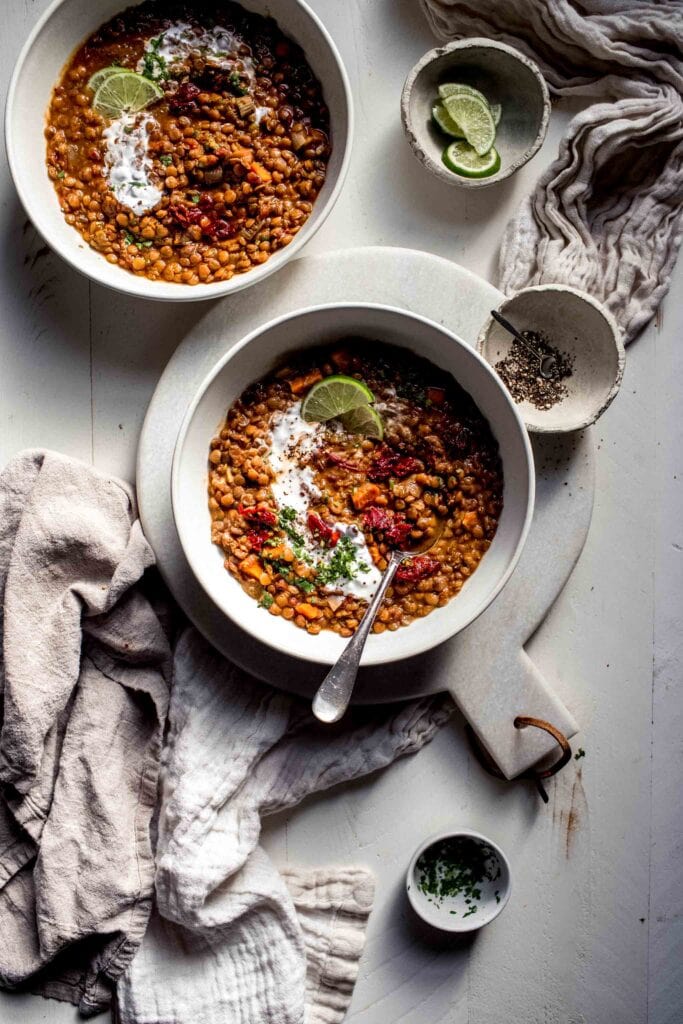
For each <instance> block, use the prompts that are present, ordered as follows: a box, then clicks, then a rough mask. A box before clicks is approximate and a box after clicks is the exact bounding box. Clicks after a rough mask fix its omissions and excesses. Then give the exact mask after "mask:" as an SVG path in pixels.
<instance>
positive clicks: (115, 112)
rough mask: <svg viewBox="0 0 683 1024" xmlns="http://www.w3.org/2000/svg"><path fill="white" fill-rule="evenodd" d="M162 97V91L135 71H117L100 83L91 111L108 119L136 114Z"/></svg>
mask: <svg viewBox="0 0 683 1024" xmlns="http://www.w3.org/2000/svg"><path fill="white" fill-rule="evenodd" d="M163 95H164V93H163V90H162V89H160V88H159V86H158V85H157V84H156V83H155V82H151V81H150V80H149V78H145V76H144V75H139V74H138V73H137V72H136V71H118V72H117V73H116V74H112V75H108V76H107V77H106V78H105V79H104V81H103V82H101V83H100V85H99V87H98V89H97V92H96V93H95V97H94V99H93V109H94V110H96V111H97V113H98V114H102V116H103V117H110V118H115V117H120V116H121V114H136V113H137V112H138V111H140V110H144V108H145V107H148V106H149V105H150V104H151V103H155V102H156V100H158V99H161V97H162V96H163Z"/></svg>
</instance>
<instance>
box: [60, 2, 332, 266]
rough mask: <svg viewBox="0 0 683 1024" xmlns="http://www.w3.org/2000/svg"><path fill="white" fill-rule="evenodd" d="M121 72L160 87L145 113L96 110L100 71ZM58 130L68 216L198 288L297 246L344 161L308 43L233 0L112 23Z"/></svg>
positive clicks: (98, 37)
mask: <svg viewBox="0 0 683 1024" xmlns="http://www.w3.org/2000/svg"><path fill="white" fill-rule="evenodd" d="M117 70H120V71H133V72H137V74H138V75H140V76H143V78H145V79H146V80H147V82H148V83H150V84H148V85H147V88H148V89H151V92H152V100H151V101H150V102H149V103H148V104H147V105H146V106H145V108H144V109H141V110H138V111H137V112H135V113H132V112H128V113H127V112H123V113H121V114H120V116H118V117H117V116H114V115H113V114H112V115H111V116H107V115H106V114H103V113H101V112H98V109H95V106H94V103H95V95H96V90H97V85H96V82H97V81H98V80H95V81H93V80H92V76H93V75H94V74H95V73H97V72H102V73H103V76H104V75H105V74H106V73H107V72H109V73H113V72H116V71H117ZM130 80H132V79H130ZM136 81H137V80H136ZM89 83H92V85H91V86H89ZM142 84H143V86H144V85H145V83H144V82H143V83H142ZM155 97H156V98H155ZM99 106H100V108H101V104H100V105H99ZM46 136H47V167H48V174H49V176H50V178H51V180H52V181H53V183H54V186H55V189H56V192H57V195H58V198H59V203H60V206H61V209H62V211H63V213H64V216H65V219H66V221H67V222H68V223H69V224H71V225H73V227H74V228H75V229H76V230H77V231H79V232H80V234H81V235H82V236H83V238H84V239H85V241H86V242H87V243H88V245H90V246H91V247H92V248H93V249H95V250H97V251H98V252H100V253H101V254H102V255H103V256H104V257H105V258H106V259H107V260H108V262H109V263H112V264H118V265H119V266H120V267H122V268H124V269H126V270H128V271H131V272H132V273H134V274H137V275H140V276H143V277H146V278H149V279H150V280H160V281H168V282H172V283H178V284H188V285H198V284H201V283H211V282H220V281H227V280H229V279H230V278H231V277H233V276H234V275H235V274H243V273H245V272H247V271H249V270H250V269H251V268H252V267H255V266H258V265H259V264H261V263H265V262H266V261H267V260H268V258H269V257H270V256H271V255H272V254H273V253H274V252H275V251H277V250H279V249H281V248H283V247H284V246H287V245H288V244H289V243H290V242H291V241H292V239H293V238H294V236H295V235H296V234H297V232H298V231H300V230H301V228H302V226H303V225H304V224H305V222H306V220H307V219H308V217H309V216H310V213H311V211H312V209H313V204H314V203H315V200H316V198H317V196H318V194H319V193H320V190H321V188H322V186H323V183H324V181H325V175H326V169H327V163H328V159H329V156H330V141H329V116H328V111H327V108H326V106H325V102H324V99H323V95H322V90H321V86H320V83H319V82H318V81H317V79H316V78H315V77H314V75H313V72H312V71H311V69H310V67H309V65H308V64H307V62H306V59H305V56H304V54H303V51H302V50H301V48H300V47H299V46H298V45H297V44H296V43H294V42H293V41H292V40H291V39H288V38H287V37H286V36H285V35H284V34H283V33H282V32H281V31H280V30H279V28H278V26H277V23H276V22H275V21H274V20H273V19H272V18H264V17H261V16H260V15H257V14H253V13H251V12H248V11H246V10H244V9H243V8H242V7H240V6H239V5H238V4H235V3H230V2H222V0H195V2H193V3H190V2H187V0H183V2H177V0H173V2H163V3H162V2H160V0H146V2H144V3H142V4H140V5H139V6H137V7H131V8H129V9H128V10H126V11H124V12H123V13H122V14H120V15H119V16H118V17H115V18H113V19H112V20H111V21H109V22H108V23H107V24H105V25H103V26H102V27H101V28H100V29H99V30H98V31H97V32H96V33H94V34H93V35H92V36H90V38H89V39H87V40H86V42H85V43H84V44H83V45H82V46H81V47H80V48H79V49H78V51H77V52H76V53H75V55H74V56H73V58H72V59H71V61H70V62H69V64H68V65H67V67H66V69H65V70H64V72H63V74H62V76H61V79H60V81H59V82H58V84H57V86H56V87H55V89H54V92H53V95H52V99H51V103H50V107H49V110H48V115H47V125H46Z"/></svg>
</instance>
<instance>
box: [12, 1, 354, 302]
mask: <svg viewBox="0 0 683 1024" xmlns="http://www.w3.org/2000/svg"><path fill="white" fill-rule="evenodd" d="M68 2H69V0H53V2H52V3H51V4H50V6H49V7H48V8H47V10H46V11H44V12H43V14H42V15H41V17H40V18H39V19H38V21H37V22H36V24H35V25H34V26H33V28H32V30H31V32H30V33H29V36H28V39H27V40H26V42H25V43H24V45H23V46H22V48H21V51H20V53H19V56H18V57H17V60H16V63H15V65H14V70H13V71H12V77H11V79H10V84H9V89H8V90H7V100H6V102H5V150H6V153H7V163H8V164H9V169H10V174H11V176H12V181H13V182H14V187H15V189H16V191H17V194H18V196H19V199H20V201H21V204H22V206H23V207H24V210H25V211H26V213H27V215H28V217H29V218H30V220H31V222H32V224H33V226H34V227H35V228H36V230H37V231H38V233H39V234H40V236H41V237H42V238H43V240H44V241H45V242H46V243H47V245H49V246H50V248H51V249H52V250H53V251H54V252H56V253H57V254H58V255H59V256H60V257H61V258H62V259H63V260H64V261H65V263H68V264H69V266H71V267H73V269H74V270H76V271H78V273H79V274H82V275H83V276H84V277H86V278H88V280H91V281H95V282H96V283H97V284H101V285H103V286H104V287H105V288H110V289H112V290H113V291H116V292H121V293H123V294H124V295H133V296H135V297H137V298H142V299H154V300H155V301H158V302H203V301H206V300H207V299H218V298H221V297H222V296H225V295H232V294H233V293H235V292H239V291H242V289H243V288H249V287H250V286H251V285H253V284H258V282H259V281H263V280H264V279H265V278H266V277H269V276H270V275H271V274H274V273H276V272H277V271H278V270H280V269H281V268H282V267H284V266H285V265H286V264H287V263H288V262H289V261H290V259H292V258H293V257H294V256H295V255H296V254H297V253H298V252H299V251H300V250H301V249H302V248H303V246H305V245H306V243H307V242H309V241H310V239H311V238H313V236H314V235H315V233H316V232H317V231H318V229H319V228H321V227H322V225H323V224H324V223H325V221H326V220H327V218H328V216H329V215H330V213H331V212H332V210H333V208H334V206H335V204H336V202H337V199H338V198H339V195H340V192H341V190H342V188H343V186H344V182H345V180H346V176H347V174H348V170H349V165H350V162H351V151H352V148H353V137H354V107H353V95H352V92H351V85H350V82H349V76H348V74H347V71H346V68H345V66H344V63H343V61H342V59H341V55H340V53H339V50H338V49H337V46H336V44H335V42H334V40H333V39H332V36H331V35H330V33H329V32H328V31H327V29H326V28H325V26H324V25H323V23H322V21H321V20H320V18H319V17H318V15H317V14H316V13H315V11H313V10H312V9H311V8H310V7H309V6H308V4H307V3H306V2H305V0H295V3H296V4H297V5H298V6H299V7H300V8H301V9H302V10H303V11H304V13H305V14H306V15H307V16H308V17H309V18H310V20H311V21H312V22H313V23H314V25H315V26H316V28H317V29H318V31H319V32H320V34H321V36H322V37H323V39H324V41H325V43H326V45H327V46H328V47H329V50H330V54H331V55H332V59H333V60H334V63H335V64H336V67H337V70H338V72H339V77H340V79H341V82H342V86H343V89H344V100H345V103H346V109H347V130H346V135H345V138H344V139H343V145H344V156H343V159H342V162H341V165H340V167H339V174H338V176H337V181H336V182H335V184H334V187H333V188H332V191H331V192H330V194H329V196H328V197H327V199H326V200H325V205H324V207H323V208H322V209H321V210H320V213H319V215H318V217H317V219H316V221H315V222H314V223H313V224H312V225H311V227H310V229H307V225H304V227H303V228H302V229H301V231H300V232H298V233H297V234H296V235H295V237H294V239H293V240H292V241H291V242H290V244H289V245H288V246H287V247H286V249H285V250H284V256H283V258H282V259H281V260H280V261H279V262H276V263H275V264H274V265H273V260H272V259H269V260H266V262H265V263H262V264H261V265H260V266H259V267H255V268H254V269H253V270H250V271H248V272H247V273H246V274H238V275H236V276H235V277H232V278H231V279H230V280H229V281H220V282H218V283H216V284H206V285H203V284H200V285H193V286H192V285H180V284H172V283H170V282H168V281H163V282H162V281H147V279H146V278H140V277H137V276H136V275H135V274H131V273H130V272H129V271H127V270H124V269H123V268H122V267H117V268H116V269H117V270H119V271H120V272H121V283H120V285H119V284H118V283H116V282H117V281H118V278H115V279H114V280H110V279H109V278H108V277H107V275H106V272H105V270H104V268H103V269H102V272H101V273H100V272H99V271H98V270H93V271H92V272H91V271H86V270H84V269H83V267H81V266H80V265H79V262H78V259H77V258H76V257H75V256H74V254H72V253H71V252H70V251H66V250H65V249H63V247H62V246H61V244H60V243H59V242H58V241H55V240H54V239H52V238H51V237H49V236H48V235H47V234H46V233H45V232H44V231H43V227H42V223H41V212H40V205H39V204H38V203H36V202H34V201H33V199H32V197H31V193H30V190H28V189H27V188H24V185H23V182H22V178H21V175H20V174H19V170H18V168H17V166H16V154H15V152H14V146H13V142H12V138H13V132H12V123H13V120H14V95H15V92H16V89H17V84H18V82H19V79H20V77H21V73H22V70H23V66H24V62H25V60H26V57H27V56H28V54H29V53H30V51H31V49H32V47H33V45H34V43H35V41H36V39H37V38H38V36H39V35H40V33H41V32H42V30H43V27H44V26H45V24H46V23H47V22H48V21H49V20H50V18H51V17H52V15H53V14H54V12H55V11H56V10H58V8H59V7H61V6H62V4H66V3H68ZM133 2H134V3H141V2H142V0H133ZM238 2H239V0H238ZM121 3H122V7H121V9H122V10H123V9H124V8H125V7H126V3H125V0H121ZM128 6H130V4H128ZM276 20H277V18H276ZM80 42H81V40H76V41H75V42H74V46H73V51H75V50H76V47H77V46H79V45H80ZM73 51H72V52H73ZM41 141H42V137H41ZM41 152H42V151H41ZM102 262H103V263H104V264H105V266H110V265H109V264H107V262H106V260H105V259H104V257H102Z"/></svg>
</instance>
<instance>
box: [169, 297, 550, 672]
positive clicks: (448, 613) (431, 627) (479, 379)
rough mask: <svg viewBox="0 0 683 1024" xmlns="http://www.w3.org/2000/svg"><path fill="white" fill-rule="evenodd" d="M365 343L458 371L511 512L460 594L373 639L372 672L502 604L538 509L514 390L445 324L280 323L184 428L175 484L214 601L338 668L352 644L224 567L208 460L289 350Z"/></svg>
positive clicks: (353, 319) (198, 402) (333, 309)
mask: <svg viewBox="0 0 683 1024" xmlns="http://www.w3.org/2000/svg"><path fill="white" fill-rule="evenodd" d="M349 335H356V336H361V337H367V338H369V339H374V340H378V341H384V342H388V343H391V344H394V345H398V346H401V347H405V348H408V349H411V350H412V351H416V352H418V353H419V354H420V355H422V356H425V357H426V358H427V359H430V360H432V362H434V363H436V364H437V365H438V366H440V367H441V368H443V369H445V370H447V371H449V372H450V373H452V375H453V376H454V377H455V378H456V380H457V381H459V383H460V384H461V385H462V386H463V387H464V388H465V390H466V391H468V392H469V393H470V394H471V395H472V397H473V399H474V400H475V402H476V403H477V405H478V407H479V409H480V410H481V412H482V413H483V414H484V416H486V418H487V419H488V421H489V423H490V424H491V427H492V429H493V432H494V434H495V436H496V438H497V440H498V443H499V445H500V450H501V456H502V461H503V471H504V477H505V480H504V508H503V512H502V515H501V518H500V521H499V526H498V531H497V533H496V536H495V538H494V541H493V543H492V545H491V547H490V549H489V551H487V553H486V555H485V556H484V558H483V559H482V561H481V563H480V565H479V567H478V569H477V571H476V572H475V573H474V574H473V576H472V577H471V579H470V580H468V582H467V584H466V585H465V587H464V588H463V590H462V591H461V593H460V594H459V595H458V597H457V598H456V599H454V600H452V601H450V602H449V603H448V605H446V606H445V607H443V608H439V609H437V610H435V611H434V612H432V613H431V614H430V615H429V616H428V617H427V618H425V619H422V620H418V621H416V622H414V623H412V624H411V625H410V626H407V627H404V628H402V629H400V630H397V631H396V632H395V633H389V632H387V633H383V634H377V635H371V636H370V638H369V640H368V644H367V646H366V648H365V654H364V657H363V664H364V665H371V664H382V663H385V662H390V661H396V660H399V659H401V658H405V657H409V656H411V655H415V654H419V653H420V652H422V651H425V650H428V649H429V648H431V647H434V646H436V645H437V644H439V643H441V642H442V641H444V640H446V639H448V638H449V637H450V636H452V635H453V634H454V633H457V632H458V631H459V630H460V629H462V628H463V627H464V626H466V625H467V624H468V623H469V622H471V621H472V620H473V619H474V618H475V617H476V616H477V615H478V614H479V613H480V612H481V611H483V609H484V608H485V607H486V606H487V605H488V604H489V602H490V601H491V600H492V599H493V597H494V596H495V594H496V593H497V592H498V590H499V589H500V587H501V586H502V584H503V582H504V581H505V579H506V578H507V576H508V575H509V573H510V572H511V571H512V569H513V567H514V565H515V562H516V560H517V558H518V555H519V552H520V550H521V546H522V543H523V540H524V538H525V536H526V531H527V528H528V524H529V521H530V517H531V512H532V508H533V490H534V485H533V464H532V456H531V449H530V446H529V442H528V438H527V435H526V431H525V430H524V427H523V425H522V423H521V420H520V418H519V416H518V414H517V411H516V410H515V408H514V405H513V403H512V401H511V400H510V398H509V396H508V395H507V392H506V391H505V389H504V388H503V387H502V385H501V383H500V382H499V380H498V379H497V377H496V376H495V374H494V373H493V372H492V371H491V370H490V369H489V367H487V365H486V363H485V362H484V361H483V360H482V359H481V358H480V356H478V355H477V353H476V352H474V351H473V350H472V349H471V348H470V347H469V346H467V345H466V344H465V343H464V342H461V341H459V340H458V339H457V338H455V336H454V335H451V334H450V333H448V332H446V331H444V330H443V329H442V328H440V327H439V326H438V325H437V324H434V323H431V322H430V321H427V320H424V319H421V318H420V317H417V316H414V315H412V314H408V313H405V312H403V311H401V310H397V309H392V308H390V307H385V306H364V305H349V306H342V307H340V306H322V307H317V308H314V309H310V310H305V311H302V312H299V313H295V314H293V315H291V316H288V317H286V318H283V319H280V320H276V321H273V322H272V323H271V324H269V325H267V326H266V327H264V328H262V329H261V330H260V331H257V332H255V333H254V334H252V335H250V336H249V337H248V338H246V339H245V340H244V341H242V342H241V343H239V344H238V345H237V346H236V347H235V348H233V349H232V350H231V351H230V352H228V353H227V354H226V356H224V357H223V359H222V360H221V361H220V362H219V364H218V365H217V367H215V368H214V370H212V371H211V374H209V376H208V378H207V379H206V380H205V381H204V383H203V384H202V386H201V387H200V389H199V392H198V395H197V397H196V398H195V401H194V402H193V404H192V405H191V406H190V408H189V410H188V413H187V415H186V417H185V420H184V423H183V426H182V427H181V430H180V433H179V437H178V442H177V445H176V450H175V455H174V461H173V476H172V500H173V514H174V517H175V523H176V527H177V530H178V534H179V537H180V542H181V544H182V547H183V549H184V552H185V555H186V557H187V558H188V561H189V563H190V565H191V567H192V569H193V571H194V573H195V576H196V577H197V579H198V580H199V582H200V583H201V584H202V586H203V587H204V589H205V590H206V591H207V593H208V594H209V596H210V597H211V598H212V600H213V601H214V603H215V604H216V605H217V606H218V607H219V608H220V609H221V610H222V611H223V612H224V613H225V614H226V615H228V616H230V618H232V619H233V620H234V621H235V622H236V623H237V624H238V625H240V626H242V628H243V629H245V630H246V631H247V632H248V633H251V634H252V635H253V636H255V637H257V638H258V639H260V640H262V641H264V642H265V643H267V644H270V645H271V646H273V647H276V648H277V649H278V650H281V651H284V652H286V653H288V654H291V655H295V656H297V657H300V658H304V659H306V660H309V661H315V662H320V663H324V664H332V663H334V661H336V659H337V658H338V656H339V655H340V654H341V652H342V650H343V648H344V645H345V643H346V641H344V640H343V639H342V638H341V637H338V636H337V635H336V634H333V633H331V632H329V631H323V632H322V633H320V634H319V635H318V636H311V635H309V634H308V633H306V632H305V630H301V629H297V628H296V627H295V626H293V625H292V624H291V623H288V622H287V621H285V620H284V619H281V618H279V617H278V618H275V617H274V616H270V615H268V614H267V613H266V612H264V611H263V609H260V608H258V607H257V605H256V602H255V601H253V600H252V599H251V598H249V597H248V596H247V595H246V594H245V593H244V592H243V590H242V589H241V587H240V586H239V584H238V583H237V581H236V580H235V579H233V578H232V576H230V574H229V573H228V572H227V571H226V570H225V568H224V567H223V556H222V554H221V552H220V550H219V549H218V548H217V547H215V546H213V545H212V544H211V541H210V515H209V510H208V503H207V484H208V475H207V474H208V461H207V460H208V452H209V443H210V441H211V438H212V437H214V436H215V433H216V431H217V429H218V428H219V426H220V424H221V422H222V421H223V419H224V417H225V414H226V411H227V409H228V407H229V406H230V404H231V403H232V402H233V401H234V399H235V398H237V397H238V395H239V394H240V393H241V392H242V391H243V390H244V388H245V387H247V385H249V384H251V383H253V382H254V381H256V380H258V379H259V378H260V377H262V376H263V375H264V374H266V373H267V372H268V371H269V370H270V369H272V367H273V366H274V365H275V364H276V363H277V362H278V361H279V360H280V359H281V358H282V357H283V356H284V355H285V354H286V353H288V352H291V351H293V350H300V349H305V348H310V347H313V346H315V345H320V344H324V343H328V342H332V341H335V340H337V339H340V338H344V337H348V336H349Z"/></svg>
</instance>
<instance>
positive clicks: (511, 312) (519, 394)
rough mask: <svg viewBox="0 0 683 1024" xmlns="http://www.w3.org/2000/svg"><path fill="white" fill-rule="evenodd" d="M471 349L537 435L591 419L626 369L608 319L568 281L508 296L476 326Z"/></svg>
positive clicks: (577, 426) (618, 333) (565, 429)
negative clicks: (495, 376) (498, 381)
mask: <svg viewBox="0 0 683 1024" xmlns="http://www.w3.org/2000/svg"><path fill="white" fill-rule="evenodd" d="M496 316H498V317H499V319H496ZM500 319H502V320H503V321H504V323H501V322H500ZM505 324H507V327H506V326H505ZM510 328H512V329H514V330H515V331H516V333H517V335H521V337H515V336H513V334H512V333H511V331H510ZM477 349H478V351H479V352H480V354H481V355H482V356H483V357H484V359H485V360H486V361H487V362H488V363H489V364H490V365H491V366H492V367H493V369H494V370H495V371H496V373H497V374H498V376H499V377H500V379H501V380H502V382H503V384H505V386H506V387H507V389H508V391H509V392H510V394H511V396H512V398H513V399H514V401H515V403H516V404H517V405H518V406H519V411H520V413H521V414H522V416H523V418H524V422H525V423H526V426H527V428H528V430H530V431H532V432H534V433H539V434H552V433H567V432H570V431H574V430H583V429H584V428H585V427H587V426H589V425H590V424H591V423H595V421H596V420H597V419H598V418H599V417H600V416H602V414H603V413H604V412H605V411H606V410H607V409H608V408H609V406H610V404H611V402H612V401H613V400H614V398H615V397H616V394H617V392H618V390H619V387H620V385H621V380H622V376H623V372H624V361H625V353H624V346H623V343H622V340H621V331H620V330H619V327H618V325H617V323H616V321H615V320H614V317H613V316H612V314H611V313H610V312H609V310H607V309H605V307H604V306H603V305H602V304H601V303H599V302H598V301H597V299H594V298H593V297H592V296H591V295H588V294H587V293H586V292H582V291H579V290H578V289H577V288H570V287H569V286H567V285H559V284H542V285H534V286H532V287H529V288H522V289H521V290H520V291H518V292H516V293H515V294H514V295H512V296H510V298H508V299H506V300H505V301H504V302H502V303H501V305H500V306H499V308H498V310H494V311H492V314H491V316H490V317H489V318H488V319H487V321H486V323H485V324H484V326H483V327H482V329H481V331H480V333H479V338H478V340H477Z"/></svg>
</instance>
